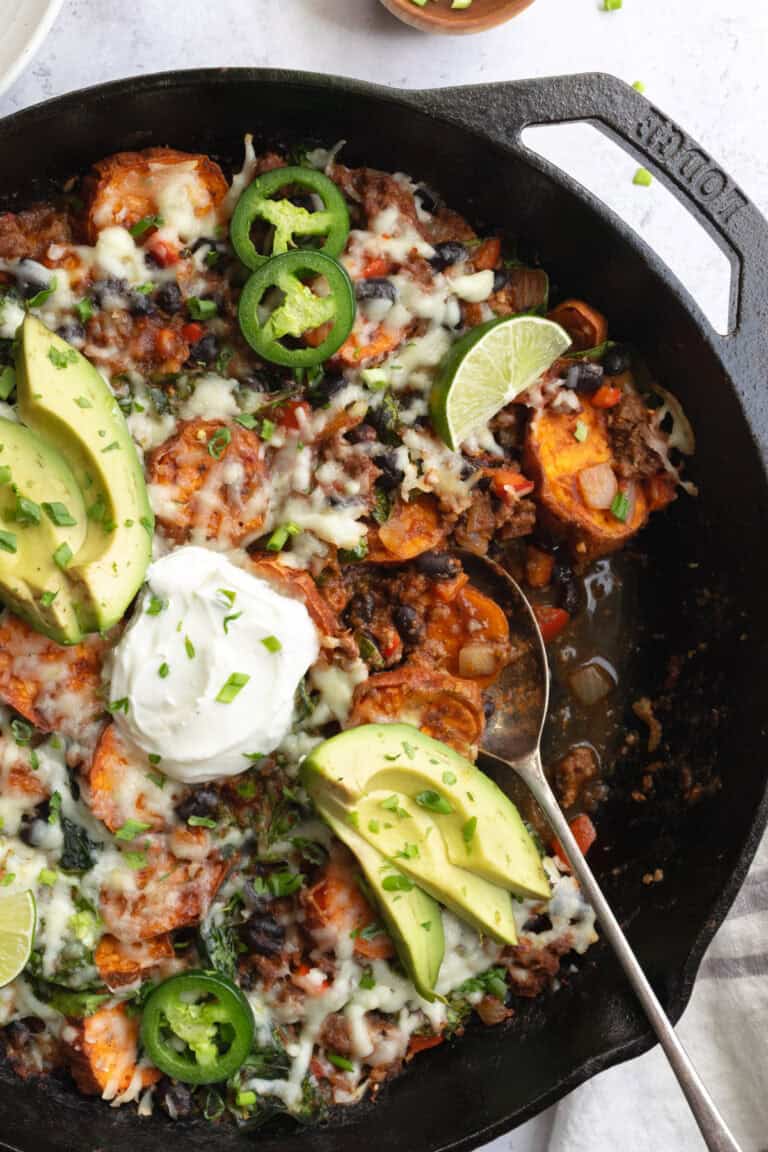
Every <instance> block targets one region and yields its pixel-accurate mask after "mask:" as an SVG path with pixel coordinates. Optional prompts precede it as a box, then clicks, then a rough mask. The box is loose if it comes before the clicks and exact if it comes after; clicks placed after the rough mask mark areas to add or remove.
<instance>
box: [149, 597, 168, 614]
mask: <svg viewBox="0 0 768 1152" xmlns="http://www.w3.org/2000/svg"><path fill="white" fill-rule="evenodd" d="M167 607H168V601H167V600H161V599H160V597H159V596H150V598H149V604H148V605H147V616H159V615H160V613H161V612H162V611H163V609H164V608H167Z"/></svg>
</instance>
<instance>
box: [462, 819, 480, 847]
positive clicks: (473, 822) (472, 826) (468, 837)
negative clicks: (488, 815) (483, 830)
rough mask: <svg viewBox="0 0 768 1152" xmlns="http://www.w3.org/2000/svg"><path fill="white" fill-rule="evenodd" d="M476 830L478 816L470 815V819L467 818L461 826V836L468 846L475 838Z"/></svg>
mask: <svg viewBox="0 0 768 1152" xmlns="http://www.w3.org/2000/svg"><path fill="white" fill-rule="evenodd" d="M476 831H477V816H470V818H469V820H467V821H466V822H465V823H464V824H462V826H461V838H462V840H463V841H464V843H465V844H466V846H467V848H469V846H470V844H471V843H472V841H473V840H474V838H475V832H476Z"/></svg>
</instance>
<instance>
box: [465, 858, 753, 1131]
mask: <svg viewBox="0 0 768 1152" xmlns="http://www.w3.org/2000/svg"><path fill="white" fill-rule="evenodd" d="M677 1030H678V1034H679V1036H680V1039H681V1040H682V1041H683V1043H684V1044H685V1046H686V1048H687V1050H688V1052H689V1054H690V1056H691V1059H692V1060H693V1062H694V1064H695V1065H696V1067H697V1069H698V1071H699V1074H700V1075H701V1077H702V1079H703V1080H704V1083H705V1084H706V1085H707V1088H708V1089H709V1091H710V1092H711V1094H712V1096H713V1097H714V1099H715V1101H716V1103H717V1105H718V1107H719V1108H720V1110H721V1112H722V1113H723V1116H724V1117H725V1120H726V1122H727V1123H728V1124H729V1125H730V1127H731V1129H732V1131H733V1133H734V1135H735V1137H736V1139H737V1140H738V1141H739V1142H740V1144H741V1146H742V1149H743V1152H768V836H766V837H765V838H764V840H763V842H762V844H761V846H760V848H759V850H758V853H757V856H756V857H755V860H754V862H753V865H752V868H751V870H750V873H749V875H748V877H747V880H746V883H745V884H744V887H743V888H742V890H741V892H740V893H739V895H738V896H737V897H736V900H735V902H734V904H733V907H732V908H731V911H730V913H729V915H728V918H727V919H726V921H725V923H724V924H723V925H722V927H721V928H720V931H719V932H718V933H717V935H716V936H715V939H714V940H713V941H712V944H711V945H710V947H709V949H708V951H707V953H706V956H705V957H704V961H703V963H702V965H701V968H700V969H699V975H698V978H697V980H696V985H695V988H694V992H693V996H692V998H691V1002H690V1004H689V1006H688V1008H687V1010H686V1012H685V1014H684V1016H683V1018H682V1020H681V1021H680V1023H679V1025H678V1029H677ZM704 1147H705V1145H704V1143H703V1141H702V1139H701V1136H700V1134H699V1131H698V1128H697V1127H696V1124H695V1121H694V1120H693V1118H692V1116H691V1114H690V1112H689V1111H688V1107H687V1105H686V1103H685V1100H684V1098H683V1096H682V1095H681V1093H680V1090H679V1088H678V1087H677V1082H676V1080H675V1078H674V1076H673V1074H672V1071H671V1070H670V1068H669V1066H668V1065H667V1062H666V1060H665V1059H664V1057H663V1055H662V1054H661V1051H660V1050H659V1048H658V1047H656V1048H654V1049H653V1050H652V1051H650V1052H646V1053H645V1055H644V1056H640V1057H638V1059H636V1060H632V1061H630V1062H629V1063H626V1064H621V1065H619V1066H618V1067H617V1068H611V1069H610V1070H609V1071H608V1072H604V1073H603V1074H602V1075H601V1076H597V1077H595V1078H594V1079H593V1080H589V1081H587V1083H586V1084H582V1086H581V1087H580V1088H577V1089H576V1091H575V1092H572V1093H571V1094H570V1096H567V1097H566V1098H565V1099H564V1100H562V1101H561V1102H560V1103H559V1104H556V1105H555V1106H554V1107H552V1108H550V1109H549V1110H548V1111H547V1112H545V1113H543V1114H542V1115H541V1116H537V1117H536V1118H535V1119H534V1120H531V1121H529V1123H527V1124H525V1125H523V1127H521V1128H518V1129H516V1130H515V1131H514V1132H511V1133H509V1135H507V1136H502V1137H501V1138H500V1139H498V1140H494V1141H493V1143H491V1144H488V1145H487V1146H486V1148H485V1149H484V1152H701V1150H702V1149H704Z"/></svg>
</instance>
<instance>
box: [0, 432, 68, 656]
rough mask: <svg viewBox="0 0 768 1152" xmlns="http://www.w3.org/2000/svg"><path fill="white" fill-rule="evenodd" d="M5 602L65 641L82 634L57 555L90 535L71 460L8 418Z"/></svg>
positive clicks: (2, 561)
mask: <svg viewBox="0 0 768 1152" xmlns="http://www.w3.org/2000/svg"><path fill="white" fill-rule="evenodd" d="M0 523H2V531H1V532H0V599H2V600H3V601H4V602H5V603H6V604H7V605H8V607H9V608H10V609H11V610H12V611H13V612H15V613H16V615H18V616H21V617H22V618H23V619H24V620H26V621H27V622H28V623H29V624H31V625H32V627H33V628H35V629H36V630H37V631H38V632H44V633H45V634H46V635H47V636H50V637H51V638H52V639H54V640H56V641H58V643H59V644H76V643H77V642H78V641H79V640H80V639H82V635H81V631H80V623H79V620H78V608H79V605H78V604H77V603H76V601H74V600H73V599H72V597H71V596H70V594H69V582H68V580H67V577H66V575H65V573H64V572H63V571H62V569H61V568H60V567H59V565H58V564H57V562H56V559H55V557H56V556H57V555H58V556H60V555H61V552H60V551H59V550H60V549H62V548H63V549H68V550H70V551H71V552H72V553H73V554H74V553H75V552H76V551H77V550H78V549H79V548H80V546H81V545H82V543H83V540H84V539H85V533H86V524H87V520H86V515H85V506H84V504H83V498H82V496H81V495H80V489H79V488H78V486H77V484H76V482H75V478H74V476H73V475H72V473H71V471H70V470H69V468H68V466H67V464H66V462H65V461H64V459H63V457H62V456H61V455H60V454H59V453H58V452H57V451H56V449H55V448H52V447H51V446H50V445H48V444H45V443H44V442H43V441H42V440H41V439H40V438H39V437H38V436H36V435H35V434H34V432H30V430H29V429H28V428H25V427H24V426H23V425H21V424H18V423H16V422H15V421H12V420H5V419H0Z"/></svg>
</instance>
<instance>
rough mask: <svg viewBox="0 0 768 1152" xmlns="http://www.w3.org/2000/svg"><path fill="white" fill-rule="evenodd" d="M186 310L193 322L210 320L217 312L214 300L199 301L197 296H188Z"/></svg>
mask: <svg viewBox="0 0 768 1152" xmlns="http://www.w3.org/2000/svg"><path fill="white" fill-rule="evenodd" d="M187 309H188V311H189V314H190V316H191V317H192V319H193V320H210V319H211V317H212V316H215V315H216V313H217V312H218V308H217V306H216V301H215V300H201V299H200V297H199V296H190V298H189V299H188V300H187Z"/></svg>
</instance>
